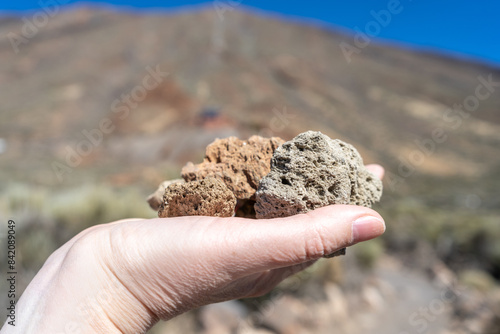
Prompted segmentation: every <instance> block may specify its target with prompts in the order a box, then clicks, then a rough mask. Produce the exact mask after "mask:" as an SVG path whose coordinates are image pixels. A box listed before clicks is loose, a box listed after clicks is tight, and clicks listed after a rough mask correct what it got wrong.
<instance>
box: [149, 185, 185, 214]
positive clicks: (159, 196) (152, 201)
mask: <svg viewBox="0 0 500 334" xmlns="http://www.w3.org/2000/svg"><path fill="white" fill-rule="evenodd" d="M174 183H184V180H183V179H174V180H168V181H163V182H162V183H161V184H160V185H159V186H158V189H156V191H155V192H154V193H152V194H151V195H149V196H148V199H147V201H148V204H149V206H150V207H151V209H153V210H155V211H158V209H159V208H160V205H161V203H162V202H163V194H164V193H165V189H167V187H168V186H169V185H171V184H174Z"/></svg>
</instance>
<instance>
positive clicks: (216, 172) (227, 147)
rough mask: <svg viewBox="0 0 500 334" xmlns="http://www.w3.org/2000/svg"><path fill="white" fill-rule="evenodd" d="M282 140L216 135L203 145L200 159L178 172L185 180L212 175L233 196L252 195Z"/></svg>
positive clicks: (247, 196)
mask: <svg viewBox="0 0 500 334" xmlns="http://www.w3.org/2000/svg"><path fill="white" fill-rule="evenodd" d="M283 143H284V141H283V140H282V139H281V138H278V137H273V138H263V137H260V136H252V137H250V138H249V139H248V140H240V139H238V138H236V137H229V138H225V139H217V140H215V141H214V142H213V143H211V144H210V145H208V146H207V149H206V153H205V159H204V160H203V162H202V163H201V164H198V165H194V164H193V163H188V164H187V165H186V166H184V168H182V172H181V175H182V177H183V178H184V180H186V182H190V181H194V180H201V179H204V178H206V177H215V178H218V179H220V180H222V181H224V183H225V184H226V186H227V187H228V188H229V189H230V190H231V191H232V192H233V193H234V195H235V196H236V198H237V199H254V198H255V191H256V190H257V188H258V186H259V182H260V180H261V179H262V178H263V177H264V176H266V175H267V173H269V171H270V170H271V168H270V165H271V157H272V156H273V152H274V150H275V149H276V148H278V146H280V145H281V144H283Z"/></svg>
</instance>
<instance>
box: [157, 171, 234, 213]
mask: <svg viewBox="0 0 500 334" xmlns="http://www.w3.org/2000/svg"><path fill="white" fill-rule="evenodd" d="M235 206H236V198H235V197H234V195H233V193H232V192H231V191H230V190H229V189H228V188H227V187H226V185H225V184H224V182H222V181H221V180H219V179H216V178H206V179H203V180H197V181H192V182H188V183H173V184H171V185H169V186H168V187H167V188H166V189H165V193H164V195H163V202H162V203H161V205H160V208H159V211H158V217H160V218H166V217H179V216H212V217H232V216H233V214H234V209H235Z"/></svg>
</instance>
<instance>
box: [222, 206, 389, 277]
mask: <svg viewBox="0 0 500 334" xmlns="http://www.w3.org/2000/svg"><path fill="white" fill-rule="evenodd" d="M229 220H230V221H229ZM221 223H222V222H221ZM216 225H219V224H216ZM219 226H221V227H223V228H224V232H223V233H224V234H226V233H228V234H229V235H232V236H238V237H237V238H229V237H228V238H226V242H227V243H226V247H228V248H230V249H231V252H225V253H224V254H226V255H225V256H226V257H227V258H226V259H225V261H224V263H226V264H228V265H230V266H231V267H232V268H233V270H234V268H240V269H241V270H242V271H243V272H242V274H246V275H248V274H251V273H253V272H261V271H264V270H270V269H276V268H282V267H288V266H293V265H297V264H301V263H305V262H308V261H311V260H316V259H319V258H321V257H323V256H324V255H328V254H331V253H333V252H335V251H337V250H339V249H342V248H345V247H348V246H351V245H353V244H356V243H358V242H361V241H365V240H369V239H373V238H375V237H378V236H379V235H381V234H383V233H384V231H385V223H384V220H383V218H382V217H381V216H380V215H379V214H378V213H377V212H376V211H374V210H372V209H369V208H365V207H361V206H354V205H331V206H327V207H323V208H320V209H316V210H313V211H310V212H308V213H305V214H299V215H295V216H291V217H286V218H276V219H262V220H247V219H241V218H230V219H228V221H227V224H220V225H219ZM219 237H220V234H219ZM228 269H229V268H228Z"/></svg>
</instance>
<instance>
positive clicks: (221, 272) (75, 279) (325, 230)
mask: <svg viewBox="0 0 500 334" xmlns="http://www.w3.org/2000/svg"><path fill="white" fill-rule="evenodd" d="M367 168H368V169H369V170H370V171H371V172H372V173H374V174H375V175H377V176H379V177H380V178H382V176H383V174H384V170H383V169H382V167H380V166H378V165H370V166H367ZM384 230H385V224H384V221H383V219H382V217H381V216H380V215H379V214H378V213H377V212H375V211H373V210H371V209H369V208H365V207H359V206H352V205H332V206H328V207H324V208H320V209H317V210H314V211H311V212H309V213H306V214H299V215H296V216H292V217H287V218H278V219H262V220H251V219H243V218H216V217H178V218H165V219H159V218H158V219H148V220H142V219H127V220H122V221H117V222H114V223H110V224H105V225H96V226H93V227H91V228H88V229H86V230H84V231H83V232H81V233H80V234H78V235H77V236H75V237H74V238H73V239H71V240H70V241H69V242H67V243H66V244H65V245H63V246H62V247H61V248H59V249H58V250H57V251H55V252H54V253H53V254H52V255H51V256H50V257H49V258H48V260H47V261H46V263H45V264H44V266H43V267H42V269H40V271H39V272H38V274H37V275H36V276H35V278H34V279H33V281H32V282H31V283H30V285H29V286H28V288H27V289H26V291H25V292H24V294H23V296H22V297H21V299H20V300H19V302H18V304H17V314H18V321H17V322H18V324H17V326H16V327H11V326H8V325H5V326H4V327H3V329H2V331H1V332H2V333H13V332H14V330H15V332H16V333H56V334H59V333H144V332H146V331H147V330H148V329H149V328H150V327H152V326H153V325H154V324H155V323H156V322H157V321H158V320H159V319H163V320H168V319H170V318H172V317H174V316H176V315H179V314H181V313H183V312H186V311H188V310H190V309H193V308H196V307H199V306H202V305H206V304H209V303H215V302H220V301H224V300H229V299H235V298H244V297H253V296H259V295H262V294H265V293H267V292H268V291H270V290H271V289H272V288H274V287H275V286H276V285H277V284H278V283H279V282H281V281H282V280H283V279H285V278H286V277H288V276H290V275H292V274H294V273H296V272H298V271H300V270H303V269H305V268H306V267H307V266H309V265H311V264H312V263H314V262H315V261H316V260H317V259H319V258H321V257H322V256H323V255H326V254H331V253H333V252H335V251H336V250H339V249H341V248H344V247H347V246H350V245H353V244H355V243H358V242H361V241H365V240H368V239H372V238H375V237H377V236H379V235H381V234H382V233H383V232H384Z"/></svg>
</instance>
